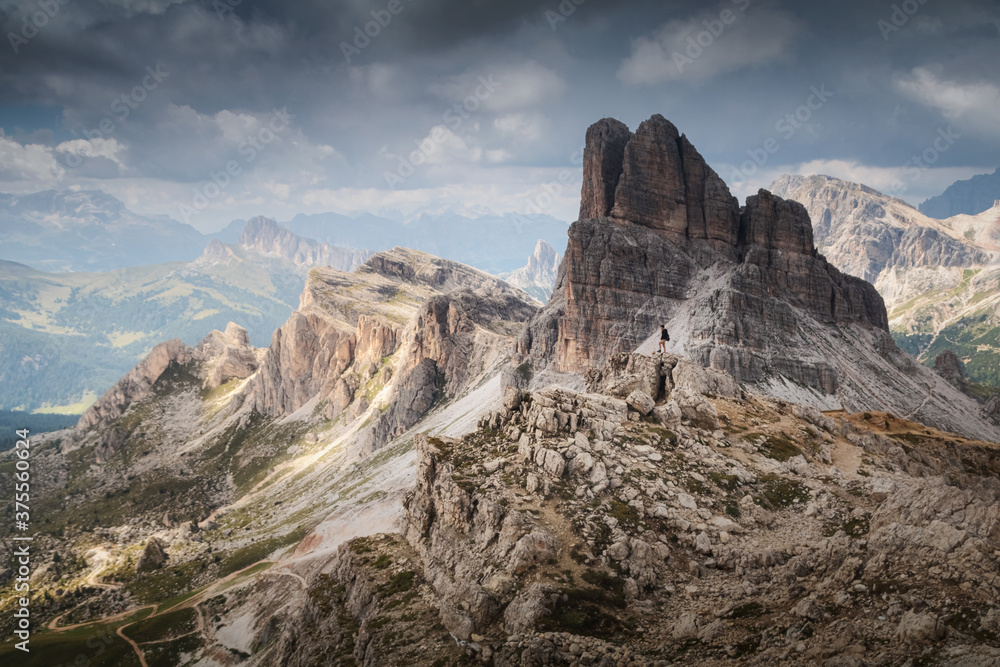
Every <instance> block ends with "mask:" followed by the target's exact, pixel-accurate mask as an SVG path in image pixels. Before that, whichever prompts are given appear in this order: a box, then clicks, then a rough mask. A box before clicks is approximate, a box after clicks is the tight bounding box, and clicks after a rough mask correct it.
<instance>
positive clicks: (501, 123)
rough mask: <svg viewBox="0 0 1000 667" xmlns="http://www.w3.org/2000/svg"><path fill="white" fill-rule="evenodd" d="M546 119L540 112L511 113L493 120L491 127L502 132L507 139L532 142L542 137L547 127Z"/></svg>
mask: <svg viewBox="0 0 1000 667" xmlns="http://www.w3.org/2000/svg"><path fill="white" fill-rule="evenodd" d="M548 126H549V122H548V119H547V118H546V117H545V116H543V115H541V114H530V113H523V112H521V113H512V114H507V115H505V116H500V117H499V118H497V119H495V120H494V121H493V127H495V128H496V129H498V130H499V131H500V132H502V133H503V134H504V135H505V136H504V138H505V139H507V140H513V141H517V142H534V141H538V140H540V139H542V138H543V137H544V135H545V130H546V129H547V128H548Z"/></svg>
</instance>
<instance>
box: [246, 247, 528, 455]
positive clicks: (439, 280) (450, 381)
mask: <svg viewBox="0 0 1000 667" xmlns="http://www.w3.org/2000/svg"><path fill="white" fill-rule="evenodd" d="M535 312H536V306H534V305H532V304H531V303H530V298H529V297H528V296H527V295H526V294H525V293H524V292H522V291H520V290H518V289H516V288H514V287H512V286H510V285H508V284H506V283H504V282H503V281H501V280H499V279H497V278H494V277H492V276H489V275H488V274H485V273H483V272H481V271H478V270H476V269H472V268H470V267H467V266H464V265H461V264H458V263H456V262H450V261H447V260H442V259H439V258H436V257H433V256H431V255H427V254H425V253H420V252H416V251H412V250H407V249H403V248H396V249H393V250H391V251H387V252H384V253H378V254H376V255H374V256H373V257H372V258H371V259H370V260H369V261H368V262H366V263H365V264H364V265H363V266H361V267H359V268H358V269H357V270H356V271H353V272H351V273H343V272H340V271H334V270H332V269H315V270H313V271H312V272H311V273H310V276H309V280H308V282H307V284H306V289H305V291H304V292H303V295H302V298H301V299H300V305H299V309H298V310H297V311H296V312H295V313H293V314H292V316H291V318H289V320H288V322H287V323H286V324H285V325H284V326H282V327H281V328H280V329H278V330H277V331H276V332H275V334H274V337H273V338H272V341H271V346H270V347H269V348H268V350H267V353H266V355H265V357H264V360H263V362H262V364H261V370H260V373H259V374H258V376H257V377H255V378H254V381H253V384H252V387H251V388H250V390H249V393H250V395H251V401H250V404H251V406H252V408H253V409H254V410H256V411H257V412H260V413H263V414H267V415H271V416H285V415H289V414H291V413H293V412H295V411H297V410H299V409H301V408H303V406H306V405H307V404H309V403H310V401H315V403H314V404H313V405H314V409H316V410H321V411H322V413H323V414H324V415H325V416H326V417H327V418H329V419H331V420H334V419H337V418H338V417H339V416H341V415H342V414H345V412H346V413H347V415H348V416H349V417H358V416H360V415H362V414H364V413H365V412H367V411H369V410H370V408H371V409H372V410H374V411H373V412H372V413H371V419H370V420H369V421H370V425H369V426H367V427H366V428H365V429H364V430H365V433H362V434H361V435H359V436H358V438H357V439H356V441H357V442H358V443H360V446H361V448H362V449H369V450H370V449H374V448H377V447H378V446H379V444H381V443H384V442H386V441H387V440H388V439H390V438H391V437H393V436H396V435H399V434H400V433H402V432H403V431H405V430H406V429H407V428H409V427H410V426H412V425H413V424H414V423H415V422H416V421H417V420H418V419H419V418H420V417H422V416H423V415H424V414H425V413H426V412H427V410H428V409H429V408H430V407H431V406H432V405H433V404H434V402H435V401H436V400H438V399H439V398H441V397H447V396H454V395H455V394H456V393H457V392H458V390H459V389H460V388H462V387H464V386H465V385H466V384H467V383H468V382H469V381H470V380H471V379H472V378H474V377H476V376H477V375H478V374H480V373H481V372H483V371H484V370H485V369H487V368H488V367H490V365H493V364H498V363H499V362H500V360H502V359H503V358H505V357H504V355H509V354H510V351H509V347H510V345H511V341H512V340H513V338H514V336H515V335H516V332H517V331H518V330H519V329H520V327H521V326H522V324H523V322H525V321H526V320H527V319H529V318H530V317H531V316H532V315H534V313H535ZM373 405H377V406H378V407H379V408H380V409H377V410H375V409H374V408H372V406H373Z"/></svg>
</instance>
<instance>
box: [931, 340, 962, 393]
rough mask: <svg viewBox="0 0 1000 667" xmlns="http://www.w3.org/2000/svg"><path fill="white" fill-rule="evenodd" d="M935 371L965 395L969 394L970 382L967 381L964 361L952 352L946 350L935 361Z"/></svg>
mask: <svg viewBox="0 0 1000 667" xmlns="http://www.w3.org/2000/svg"><path fill="white" fill-rule="evenodd" d="M934 370H935V371H937V373H938V375H940V376H941V377H943V378H944V379H945V380H947V381H948V384H950V385H951V386H953V387H954V388H955V389H958V390H959V391H960V392H962V393H963V394H967V393H969V382H968V381H967V380H966V379H965V371H964V370H963V368H962V360H961V359H959V358H958V355H956V354H955V353H954V352H952V351H951V350H945V351H944V352H942V353H941V354H939V355H938V356H937V358H936V359H935V360H934Z"/></svg>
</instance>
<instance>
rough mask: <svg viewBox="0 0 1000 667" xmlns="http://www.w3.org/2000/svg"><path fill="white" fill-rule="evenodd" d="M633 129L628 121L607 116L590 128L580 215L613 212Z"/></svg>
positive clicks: (599, 214) (596, 215)
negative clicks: (629, 127) (623, 121)
mask: <svg viewBox="0 0 1000 667" xmlns="http://www.w3.org/2000/svg"><path fill="white" fill-rule="evenodd" d="M631 139H632V132H630V131H629V129H628V127H627V126H626V125H625V123H622V122H621V121H617V120H615V119H614V118H605V119H604V120H601V121H598V122H596V123H594V124H593V125H591V126H590V128H589V129H588V130H587V144H586V148H585V149H584V156H583V196H582V197H581V198H580V219H581V220H585V219H587V218H602V217H604V216H606V215H610V214H611V209H612V207H613V206H614V203H615V189H616V188H617V187H618V180H619V179H620V178H621V175H622V169H623V165H624V159H625V147H626V146H627V145H628V143H629V140H631Z"/></svg>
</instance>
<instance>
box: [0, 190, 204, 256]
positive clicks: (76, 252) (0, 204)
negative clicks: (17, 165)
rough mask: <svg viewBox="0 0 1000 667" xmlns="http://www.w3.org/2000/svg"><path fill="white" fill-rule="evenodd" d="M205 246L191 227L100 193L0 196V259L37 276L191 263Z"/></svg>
mask: <svg viewBox="0 0 1000 667" xmlns="http://www.w3.org/2000/svg"><path fill="white" fill-rule="evenodd" d="M206 241H207V239H206V238H205V237H204V236H203V235H202V234H201V233H200V232H199V231H198V230H196V229H195V228H194V227H192V226H190V225H186V224H183V223H181V222H178V221H176V220H174V219H173V218H170V217H167V216H157V217H149V216H143V215H139V214H137V213H134V212H132V211H130V210H128V208H126V207H125V204H124V203H122V202H121V201H120V200H118V199H116V198H114V197H112V196H111V195H109V194H105V193H104V192H101V191H100V190H84V191H79V192H72V191H61V192H60V191H56V190H46V191H45V192H36V193H35V194H31V195H10V194H3V193H0V259H5V260H9V261H13V262H18V263H21V264H28V265H30V266H32V267H34V268H36V269H39V270H42V271H112V270H114V269H119V268H123V267H129V266H142V265H145V264H159V263H162V262H179V261H180V262H183V261H190V260H192V259H194V258H195V257H197V256H198V255H199V254H200V253H201V251H202V250H204V248H205V243H206Z"/></svg>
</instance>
